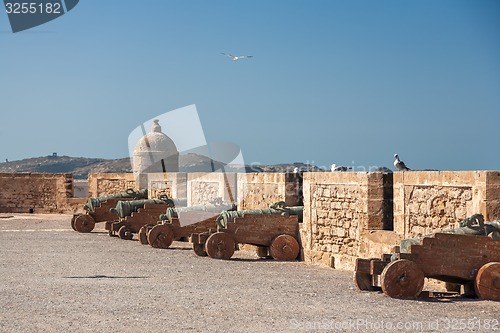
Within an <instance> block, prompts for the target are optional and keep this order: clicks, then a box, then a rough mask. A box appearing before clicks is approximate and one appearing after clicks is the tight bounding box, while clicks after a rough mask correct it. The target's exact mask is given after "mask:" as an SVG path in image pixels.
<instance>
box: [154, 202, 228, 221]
mask: <svg viewBox="0 0 500 333" xmlns="http://www.w3.org/2000/svg"><path fill="white" fill-rule="evenodd" d="M234 210H236V205H235V204H233V203H221V204H209V205H197V206H190V207H180V208H177V207H168V208H167V211H166V212H165V214H160V220H162V221H172V218H178V217H179V213H186V212H207V213H217V214H220V213H221V212H222V211H234Z"/></svg>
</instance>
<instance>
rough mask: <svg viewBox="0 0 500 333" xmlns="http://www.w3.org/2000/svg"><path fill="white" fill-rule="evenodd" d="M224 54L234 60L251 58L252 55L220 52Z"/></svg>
mask: <svg viewBox="0 0 500 333" xmlns="http://www.w3.org/2000/svg"><path fill="white" fill-rule="evenodd" d="M221 54H223V55H225V56H228V57H230V58H231V59H233V61H236V60H240V59H245V58H252V57H253V56H251V55H246V56H234V55H232V54H231V53H221Z"/></svg>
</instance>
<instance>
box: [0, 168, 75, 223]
mask: <svg viewBox="0 0 500 333" xmlns="http://www.w3.org/2000/svg"><path fill="white" fill-rule="evenodd" d="M0 188H1V189H2V191H0V212H2V213H30V212H31V213H64V212H66V208H67V200H68V199H69V198H72V197H73V176H72V175H71V174H44V173H0Z"/></svg>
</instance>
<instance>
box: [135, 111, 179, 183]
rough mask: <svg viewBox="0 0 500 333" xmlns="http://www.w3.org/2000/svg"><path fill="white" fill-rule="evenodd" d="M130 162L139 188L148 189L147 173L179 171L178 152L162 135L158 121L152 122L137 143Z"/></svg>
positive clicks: (170, 141)
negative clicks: (147, 131)
mask: <svg viewBox="0 0 500 333" xmlns="http://www.w3.org/2000/svg"><path fill="white" fill-rule="evenodd" d="M132 161H133V165H132V170H133V172H134V175H135V179H136V183H137V184H138V185H139V187H140V188H147V187H148V184H147V174H148V173H155V172H178V171H179V152H178V151H177V147H176V146H175V143H174V141H172V139H170V138H169V137H168V136H166V135H165V134H164V133H162V131H161V126H160V124H159V120H154V121H153V124H152V126H151V130H150V131H149V133H147V134H146V135H144V136H143V137H142V138H141V139H139V141H138V142H137V144H136V146H135V149H134V154H133V157H132Z"/></svg>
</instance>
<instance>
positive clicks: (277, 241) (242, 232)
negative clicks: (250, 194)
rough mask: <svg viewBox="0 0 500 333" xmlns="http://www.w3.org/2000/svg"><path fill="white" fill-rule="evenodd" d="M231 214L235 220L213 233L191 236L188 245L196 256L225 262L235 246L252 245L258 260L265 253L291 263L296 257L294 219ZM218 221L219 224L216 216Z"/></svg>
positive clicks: (283, 215)
mask: <svg viewBox="0 0 500 333" xmlns="http://www.w3.org/2000/svg"><path fill="white" fill-rule="evenodd" d="M231 213H235V214H234V216H235V217H234V218H232V219H227V220H226V223H223V224H222V225H221V223H219V225H218V227H217V229H215V228H214V229H211V230H209V231H208V232H203V233H193V234H192V235H191V237H190V241H191V243H193V250H194V252H195V253H196V254H197V255H200V256H206V255H208V256H209V257H211V258H216V259H229V258H231V257H232V255H233V254H234V250H235V246H236V245H237V244H238V243H242V244H251V245H256V246H257V247H258V250H257V254H258V255H259V256H260V257H265V256H267V254H268V252H269V254H270V255H271V256H272V257H273V258H274V259H276V260H295V259H296V258H297V256H298V255H299V252H300V247H299V243H298V241H297V237H298V231H299V217H298V216H297V215H288V214H280V215H277V214H259V215H254V214H245V211H240V212H231ZM223 214H224V212H223ZM221 215H222V214H221ZM218 219H219V221H218V222H220V216H219V218H218Z"/></svg>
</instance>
